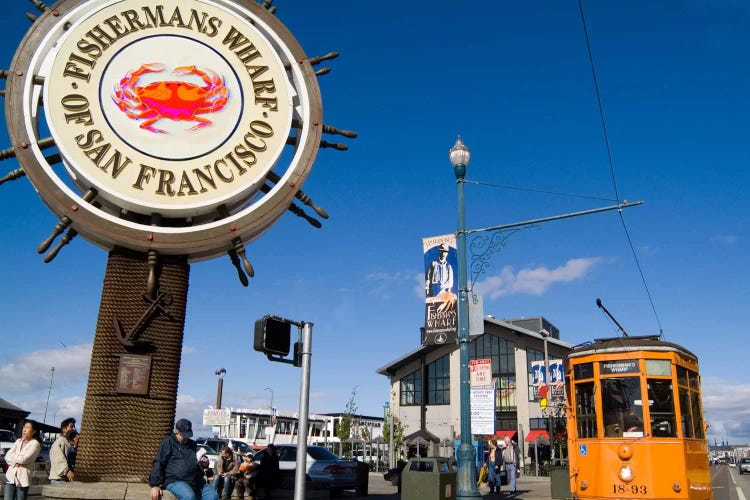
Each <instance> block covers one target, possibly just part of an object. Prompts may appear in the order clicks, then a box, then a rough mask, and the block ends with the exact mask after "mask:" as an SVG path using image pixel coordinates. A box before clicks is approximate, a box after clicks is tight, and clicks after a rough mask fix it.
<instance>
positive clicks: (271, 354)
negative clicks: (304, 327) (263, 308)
mask: <svg viewBox="0 0 750 500" xmlns="http://www.w3.org/2000/svg"><path fill="white" fill-rule="evenodd" d="M292 324H294V322H293V321H290V320H288V319H284V318H280V317H278V316H270V315H269V316H263V317H262V318H261V319H259V320H257V321H256V322H255V335H254V338H253V349H255V350H256V351H259V352H262V353H265V354H266V356H267V357H268V359H269V360H271V361H279V362H282V363H291V364H293V365H294V366H302V342H295V343H294V358H293V359H292V360H289V359H284V358H285V357H286V356H288V355H289V351H290V350H291V336H292Z"/></svg>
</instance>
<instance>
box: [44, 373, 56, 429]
mask: <svg viewBox="0 0 750 500" xmlns="http://www.w3.org/2000/svg"><path fill="white" fill-rule="evenodd" d="M53 378H55V367H54V366H53V367H52V368H50V374H49V390H48V391H47V404H46V405H45V406H44V418H43V419H42V423H43V424H46V423H47V408H49V397H50V394H52V379H53ZM52 421H53V422H54V418H53V419H52Z"/></svg>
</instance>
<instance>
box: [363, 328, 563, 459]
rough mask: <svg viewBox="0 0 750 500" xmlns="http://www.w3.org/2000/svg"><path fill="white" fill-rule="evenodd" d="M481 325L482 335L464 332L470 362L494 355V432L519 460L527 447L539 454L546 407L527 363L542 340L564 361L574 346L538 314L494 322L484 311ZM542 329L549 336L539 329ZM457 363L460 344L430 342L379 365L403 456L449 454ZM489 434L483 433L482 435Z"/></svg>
mask: <svg viewBox="0 0 750 500" xmlns="http://www.w3.org/2000/svg"><path fill="white" fill-rule="evenodd" d="M482 327H483V328H482V329H483V331H482V332H481V333H478V334H476V335H471V336H470V346H469V359H472V360H474V359H491V360H492V379H493V382H494V385H495V433H494V435H493V436H494V437H495V438H501V437H505V436H510V437H511V438H512V439H513V440H515V441H517V442H518V443H519V447H520V448H522V450H523V454H524V456H525V457H526V456H529V455H528V454H529V446H530V445H531V446H535V448H534V451H533V452H532V453H538V447H539V446H540V445H545V444H546V446H549V434H548V432H547V429H548V422H549V418H548V415H549V413H548V412H549V411H551V409H548V410H545V411H543V410H542V409H541V408H540V404H539V402H538V399H539V398H538V394H537V393H536V391H535V389H536V387H535V386H534V384H533V378H532V362H535V361H544V351H545V344H546V348H547V356H548V359H549V360H553V359H564V358H565V356H566V355H567V353H568V352H569V351H570V349H571V348H572V345H571V344H568V343H566V342H563V341H561V340H560V338H559V337H560V334H559V330H558V329H557V328H556V327H555V326H554V325H552V324H551V323H550V322H549V321H547V320H546V319H544V318H541V317H537V318H520V319H513V320H497V319H495V318H493V317H491V316H486V317H485V318H484V321H483V324H482ZM542 330H545V331H546V332H549V335H548V336H544V335H542V334H541V333H539V332H540V331H542ZM459 361H460V360H459V348H458V345H456V344H451V345H428V346H420V347H418V348H416V349H414V350H413V351H411V352H409V353H407V354H405V355H403V356H401V357H400V358H398V359H396V360H394V361H392V362H390V363H389V364H387V365H385V366H383V367H382V368H380V369H378V373H380V374H381V375H384V376H386V377H388V379H389V382H390V398H389V399H390V408H391V409H392V411H393V415H394V416H396V417H397V418H398V419H399V420H400V422H401V425H402V426H403V433H404V441H405V444H406V446H407V448H406V449H404V450H401V453H403V454H404V455H407V454H409V453H415V452H416V453H419V454H420V455H424V454H425V453H428V454H431V455H439V456H451V455H452V454H453V452H454V443H455V440H457V439H460V428H461V426H460V415H461V409H460V389H459V383H460V375H459V368H460V362H459ZM489 438H490V436H483V440H486V439H489ZM420 439H421V440H422V441H424V443H422V442H420ZM521 445H523V446H521ZM548 450H549V448H547V453H549V451H548ZM532 456H533V455H532ZM537 456H538V455H537Z"/></svg>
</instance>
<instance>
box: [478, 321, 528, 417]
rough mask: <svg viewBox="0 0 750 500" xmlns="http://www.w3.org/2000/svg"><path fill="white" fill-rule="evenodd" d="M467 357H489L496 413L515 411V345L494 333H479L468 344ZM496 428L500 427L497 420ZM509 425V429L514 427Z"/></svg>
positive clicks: (516, 406) (516, 404) (516, 405)
mask: <svg viewBox="0 0 750 500" xmlns="http://www.w3.org/2000/svg"><path fill="white" fill-rule="evenodd" d="M469 359H491V360H492V378H493V380H495V390H496V391H497V392H496V395H495V400H496V405H497V408H496V411H497V413H498V415H500V414H502V413H505V412H515V411H516V410H517V409H518V403H517V401H516V355H515V345H514V344H513V343H512V342H509V341H507V340H505V339H501V338H500V337H496V336H494V335H487V334H485V335H480V336H479V337H477V338H475V339H474V340H472V341H471V343H470V344H469ZM496 425H497V426H498V427H497V428H498V429H506V427H500V422H499V420H498V422H497V424H496ZM514 428H515V426H514V427H510V429H514Z"/></svg>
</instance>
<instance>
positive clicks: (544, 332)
mask: <svg viewBox="0 0 750 500" xmlns="http://www.w3.org/2000/svg"><path fill="white" fill-rule="evenodd" d="M539 333H540V334H541V335H542V337H543V339H544V383H545V385H547V387H549V391H548V392H547V412H548V413H549V417H548V418H549V465H550V467H551V466H553V465H554V462H555V438H554V436H555V429H554V425H555V424H554V420H553V417H552V409H551V408H550V405H549V400H550V399H551V398H552V387H551V386H550V385H549V381H550V376H549V356H548V355H547V337H549V332H548V331H547V330H542V331H541V332H539Z"/></svg>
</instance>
